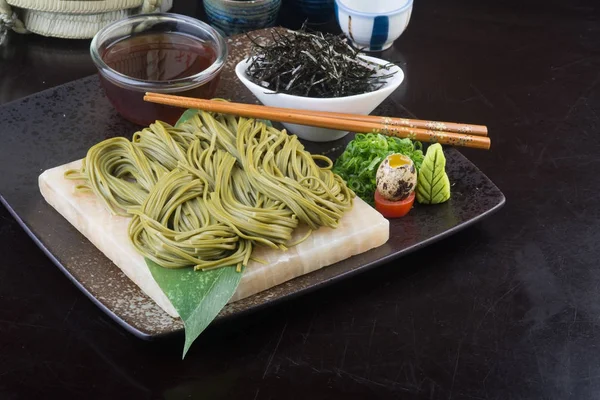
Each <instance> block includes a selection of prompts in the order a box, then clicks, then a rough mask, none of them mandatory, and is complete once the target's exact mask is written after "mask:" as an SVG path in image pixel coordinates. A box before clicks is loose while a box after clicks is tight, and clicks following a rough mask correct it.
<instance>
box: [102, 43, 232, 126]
mask: <svg viewBox="0 0 600 400" xmlns="http://www.w3.org/2000/svg"><path fill="white" fill-rule="evenodd" d="M101 57H102V60H103V61H104V62H105V63H106V64H107V65H108V66H109V67H111V68H112V69H114V70H115V71H117V72H120V73H121V74H123V75H127V76H128V77H131V78H136V79H140V80H145V81H160V82H165V83H168V82H169V81H172V80H175V79H181V78H187V77H190V76H192V75H195V74H197V73H199V72H202V71H204V70H205V69H207V68H208V67H210V66H211V65H212V64H213V62H214V61H215V60H216V58H217V54H216V52H215V50H214V48H212V47H211V46H210V45H207V44H204V43H202V42H200V41H198V40H197V39H195V38H193V37H190V36H187V35H185V34H181V33H148V34H142V35H138V36H133V37H126V38H124V39H121V40H119V41H117V42H115V43H113V44H111V45H110V46H108V47H107V48H106V50H105V51H104V53H103V54H102V55H101ZM219 77H220V73H219V74H218V75H217V76H215V78H213V79H212V80H211V81H209V82H207V83H205V84H203V85H201V86H198V87H196V88H193V89H190V90H185V91H182V92H177V93H171V94H177V95H181V96H188V97H197V98H212V97H213V96H214V94H215V91H216V89H217V85H218V82H219ZM100 80H101V82H102V85H103V87H104V90H105V91H106V95H107V97H108V98H109V100H110V101H111V102H112V104H113V106H114V107H115V108H116V110H117V112H119V114H121V115H123V116H124V117H125V118H127V119H128V120H130V121H132V122H135V123H137V124H139V125H143V126H147V125H149V124H151V123H153V122H154V121H156V120H161V121H165V122H168V123H169V124H174V123H175V122H177V120H178V119H179V117H180V116H181V114H182V113H183V112H184V111H185V110H184V109H182V108H178V107H171V106H165V105H162V104H154V103H148V102H145V101H144V100H143V97H144V92H142V91H135V90H132V89H128V88H123V87H121V86H118V85H116V84H114V83H113V82H111V81H109V80H107V79H106V78H104V77H103V76H102V74H100Z"/></svg>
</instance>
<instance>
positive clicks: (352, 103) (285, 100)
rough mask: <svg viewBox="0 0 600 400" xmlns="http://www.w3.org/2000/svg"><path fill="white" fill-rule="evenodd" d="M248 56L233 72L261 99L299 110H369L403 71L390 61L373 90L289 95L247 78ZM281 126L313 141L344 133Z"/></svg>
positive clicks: (399, 80)
mask: <svg viewBox="0 0 600 400" xmlns="http://www.w3.org/2000/svg"><path fill="white" fill-rule="evenodd" d="M360 57H362V58H363V59H365V60H368V61H371V62H374V63H377V64H379V65H385V64H387V63H388V61H386V60H381V59H379V58H375V57H368V56H362V55H361V56H360ZM249 60H250V59H249V58H246V59H244V60H242V61H240V62H239V63H238V65H237V66H236V67H235V73H236V74H237V76H238V78H239V80H240V81H242V83H243V84H244V85H245V86H246V87H247V88H248V89H249V90H250V91H251V92H252V94H254V95H255V96H256V97H257V98H258V100H260V102H261V103H263V104H264V105H266V106H271V107H283V108H295V109H300V110H316V111H331V112H342V113H351V114H362V115H367V114H370V113H371V112H372V111H373V110H374V109H375V108H377V106H378V105H380V104H381V103H382V102H383V101H384V100H385V99H386V98H387V97H388V96H389V95H390V94H392V92H393V91H394V90H396V88H398V86H400V84H401V83H402V81H403V80H404V72H403V71H402V69H401V68H400V67H398V66H397V65H393V66H392V67H391V68H390V69H389V70H382V71H381V73H382V74H388V73H391V72H396V73H395V74H394V75H393V76H392V77H390V78H388V80H387V82H386V83H385V85H384V86H383V87H381V88H380V89H378V90H375V91H373V92H369V93H364V94H358V95H354V96H346V97H335V98H333V97H332V98H315V97H302V96H292V95H289V94H283V93H275V92H273V91H272V90H269V89H266V88H264V87H262V86H259V85H257V84H256V83H254V82H252V81H251V80H250V79H248V76H247V75H246V68H247V67H248V66H249V65H250V63H249ZM283 126H285V128H286V129H287V130H288V132H289V133H291V134H295V135H297V136H298V137H299V138H301V139H306V140H310V141H313V142H330V141H332V140H337V139H340V138H342V137H344V136H346V135H347V134H348V132H347V131H338V130H333V129H325V128H316V127H312V126H306V125H296V124H288V123H284V124H283Z"/></svg>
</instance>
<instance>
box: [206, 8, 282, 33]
mask: <svg viewBox="0 0 600 400" xmlns="http://www.w3.org/2000/svg"><path fill="white" fill-rule="evenodd" d="M280 8H281V0H247V1H240V0H204V11H205V12H206V17H207V18H208V22H209V23H210V24H211V25H213V26H215V27H216V28H218V29H220V30H222V31H223V32H224V33H225V34H226V35H235V34H238V33H244V32H248V31H252V30H255V29H262V28H267V27H271V26H274V25H275V21H277V16H278V15H279V9H280Z"/></svg>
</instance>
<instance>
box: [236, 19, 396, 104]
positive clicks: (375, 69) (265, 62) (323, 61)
mask: <svg viewBox="0 0 600 400" xmlns="http://www.w3.org/2000/svg"><path fill="white" fill-rule="evenodd" d="M248 37H249V38H250V40H251V41H252V43H253V46H252V56H253V57H254V58H253V59H252V61H251V62H250V65H249V66H248V68H247V69H246V74H247V75H248V77H249V78H250V80H252V81H253V82H254V83H256V84H258V85H260V86H262V87H264V88H266V89H269V90H273V91H275V92H277V93H285V94H290V95H295V96H303V97H317V98H325V97H344V96H352V95H357V94H362V93H368V92H372V91H374V90H377V89H380V88H381V87H382V86H383V85H385V83H386V80H387V79H388V78H390V77H391V76H392V75H393V74H394V73H395V72H394V73H385V72H383V73H382V72H381V71H382V70H384V71H389V69H390V67H391V66H392V65H393V64H391V63H388V64H385V65H383V66H381V65H378V64H375V63H371V62H368V61H366V60H365V59H362V58H360V56H359V52H358V51H356V50H355V49H353V48H352V47H351V46H350V45H349V44H348V42H347V39H346V37H345V36H344V35H333V34H330V33H327V34H323V33H321V32H314V33H313V32H308V31H307V30H306V28H305V27H304V26H303V27H302V28H301V29H300V30H298V31H288V34H282V33H280V32H279V31H273V33H272V42H271V43H270V44H261V43H259V42H258V41H257V40H255V39H254V38H252V37H250V36H249V35H248Z"/></svg>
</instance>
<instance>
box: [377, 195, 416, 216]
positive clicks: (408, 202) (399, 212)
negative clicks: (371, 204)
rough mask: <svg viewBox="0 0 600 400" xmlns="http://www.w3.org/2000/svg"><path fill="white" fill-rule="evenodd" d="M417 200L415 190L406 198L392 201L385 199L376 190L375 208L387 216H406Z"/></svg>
mask: <svg viewBox="0 0 600 400" xmlns="http://www.w3.org/2000/svg"><path fill="white" fill-rule="evenodd" d="M414 202H415V192H414V191H413V192H412V193H411V194H410V195H408V197H407V198H406V199H404V200H399V201H390V200H387V199H385V198H384V197H383V196H382V195H381V194H379V191H377V190H376V191H375V209H376V210H377V211H379V212H380V213H381V215H383V216H384V217H386V218H400V217H404V216H405V215H406V214H408V212H409V211H410V209H411V208H412V206H413V204H414Z"/></svg>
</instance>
